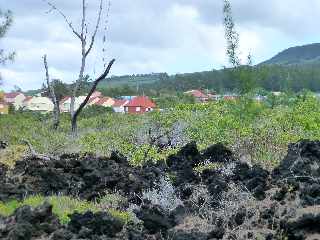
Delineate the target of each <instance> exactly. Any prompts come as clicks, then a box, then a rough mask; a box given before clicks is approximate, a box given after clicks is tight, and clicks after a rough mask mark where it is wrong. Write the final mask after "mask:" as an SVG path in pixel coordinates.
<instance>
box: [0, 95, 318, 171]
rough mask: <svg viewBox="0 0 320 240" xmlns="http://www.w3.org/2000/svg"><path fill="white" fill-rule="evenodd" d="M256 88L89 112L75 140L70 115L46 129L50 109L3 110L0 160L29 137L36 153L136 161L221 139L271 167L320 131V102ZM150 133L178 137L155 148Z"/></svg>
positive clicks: (11, 161)
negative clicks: (129, 110)
mask: <svg viewBox="0 0 320 240" xmlns="http://www.w3.org/2000/svg"><path fill="white" fill-rule="evenodd" d="M259 91H261V90H259ZM254 94H255V92H254V93H252V94H247V95H244V96H242V97H241V98H239V99H238V100H235V101H219V102H210V103H207V104H198V103H185V104H176V105H173V106H172V107H171V108H169V109H166V110H165V111H162V112H152V113H149V114H145V115H127V114H115V113H101V114H97V113H94V114H89V115H90V116H91V117H89V118H87V117H86V118H81V119H80V120H79V128H80V129H81V130H80V132H79V136H78V137H77V138H76V139H72V138H71V137H70V136H69V126H68V120H69V118H70V116H69V114H66V115H64V114H63V115H62V116H61V126H60V129H59V131H56V132H52V131H51V129H50V116H49V115H42V114H39V115H38V114H32V113H20V112H17V113H16V114H14V115H7V116H0V139H4V140H6V141H8V142H9V144H10V147H9V149H8V150H7V151H5V152H2V155H0V161H1V162H4V163H5V162H7V164H8V165H10V166H12V165H13V164H14V162H15V161H16V160H18V159H19V158H21V156H22V154H24V153H25V148H23V146H21V144H22V143H21V139H26V140H29V141H30V142H31V144H32V145H33V146H34V148H35V149H36V150H37V151H38V152H40V153H53V154H61V153H63V152H80V153H86V152H92V153H95V154H101V155H109V154H110V153H111V152H112V151H118V152H120V153H122V154H124V155H125V156H126V157H127V158H128V160H129V161H130V162H131V163H132V164H134V165H141V164H143V163H145V162H147V161H163V160H165V159H166V158H167V156H168V155H170V154H172V153H175V152H176V151H178V150H179V148H180V147H181V146H182V145H184V144H185V143H186V142H188V141H193V140H194V141H196V142H197V144H198V145H199V146H200V148H201V149H204V148H206V147H208V146H210V145H212V144H214V143H218V142H222V143H224V144H226V145H227V146H228V147H230V148H231V149H233V150H234V152H235V153H236V154H239V156H240V155H246V156H250V158H251V159H252V161H253V162H255V163H258V164H262V165H265V166H267V167H273V166H275V165H276V164H277V163H278V162H279V160H280V159H281V158H282V157H283V156H284V154H285V153H286V150H287V145H288V144H289V143H291V142H296V141H298V140H299V139H301V138H309V139H319V138H320V104H319V100H318V99H317V98H316V97H314V95H313V94H312V93H310V92H303V93H301V94H298V95H296V94H292V93H290V94H281V95H280V96H274V95H269V97H268V99H267V100H266V101H264V102H257V101H255V100H252V97H253V96H254ZM183 126H184V127H183ZM150 133H151V134H152V135H154V136H155V137H157V136H158V137H161V136H167V135H166V134H171V137H174V138H175V139H176V140H175V142H176V144H174V145H171V146H168V147H165V148H159V147H158V145H157V144H154V143H152V141H151V139H150V136H149V134H150ZM167 137H168V136H167ZM15 152H17V155H15ZM6 158H7V160H6Z"/></svg>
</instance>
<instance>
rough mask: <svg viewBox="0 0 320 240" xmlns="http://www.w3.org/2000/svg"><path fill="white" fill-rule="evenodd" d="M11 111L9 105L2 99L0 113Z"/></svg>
mask: <svg viewBox="0 0 320 240" xmlns="http://www.w3.org/2000/svg"><path fill="white" fill-rule="evenodd" d="M8 113H9V105H8V104H7V103H5V102H4V101H1V100H0V115H2V114H8Z"/></svg>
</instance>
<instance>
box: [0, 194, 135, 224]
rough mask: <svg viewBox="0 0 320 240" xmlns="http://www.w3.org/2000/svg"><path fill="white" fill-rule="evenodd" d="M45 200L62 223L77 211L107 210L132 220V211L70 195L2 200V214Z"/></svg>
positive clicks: (65, 222) (0, 209) (66, 221)
mask: <svg viewBox="0 0 320 240" xmlns="http://www.w3.org/2000/svg"><path fill="white" fill-rule="evenodd" d="M105 198H106V197H105ZM104 201H106V200H104ZM44 202H48V203H50V204H51V205H52V206H53V208H52V211H53V213H54V214H55V215H56V216H57V217H58V218H59V220H60V222H61V223H62V224H67V223H68V222H69V221H70V218H69V215H70V214H72V213H75V212H78V213H84V212H87V211H92V212H99V211H107V212H109V213H110V214H111V215H112V216H114V217H116V218H118V219H120V220H122V221H123V222H129V221H130V220H131V214H130V213H128V212H121V211H118V210H116V209H112V208H105V205H103V204H101V203H98V202H89V201H86V200H80V199H77V198H73V197H68V196H50V197H43V196H40V195H36V196H30V197H27V198H26V199H24V200H23V201H21V202H18V201H16V200H13V201H10V202H7V203H3V202H0V216H10V215H11V214H13V213H14V211H15V210H16V209H17V208H19V207H22V206H30V207H33V208H35V207H38V206H40V205H42V204H43V203H44ZM99 202H100V201H99Z"/></svg>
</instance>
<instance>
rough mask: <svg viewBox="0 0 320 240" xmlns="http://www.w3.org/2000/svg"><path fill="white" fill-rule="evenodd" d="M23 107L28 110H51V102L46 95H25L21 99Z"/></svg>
mask: <svg viewBox="0 0 320 240" xmlns="http://www.w3.org/2000/svg"><path fill="white" fill-rule="evenodd" d="M23 107H24V108H25V109H27V110H30V111H39V112H51V111H53V103H52V101H51V100H50V99H49V98H47V97H27V98H26V99H25V100H24V101H23Z"/></svg>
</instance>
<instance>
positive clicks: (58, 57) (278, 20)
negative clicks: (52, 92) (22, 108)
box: [0, 0, 320, 89]
mask: <svg viewBox="0 0 320 240" xmlns="http://www.w3.org/2000/svg"><path fill="white" fill-rule="evenodd" d="M2 1H6V0H0V3H2ZM26 2H27V4H26ZM53 2H54V3H55V4H56V5H57V6H58V7H59V8H61V9H63V10H64V11H65V13H66V15H67V16H70V20H71V21H72V22H73V25H74V27H75V28H76V29H79V21H80V16H81V8H80V4H79V3H80V1H78V0H77V1H76V0H69V1H65V0H53ZM231 2H232V5H233V8H234V11H233V12H234V17H235V20H236V24H237V29H238V31H239V33H240V45H241V47H240V51H241V53H242V54H241V56H242V58H243V59H245V58H246V56H247V55H248V53H249V52H251V53H252V55H253V57H254V60H255V62H256V63H257V62H260V61H263V60H265V59H267V58H269V57H271V56H273V55H274V54H276V53H277V52H278V51H280V50H283V49H284V48H286V47H290V46H293V45H296V44H304V43H310V41H311V42H312V41H317V39H318V38H319V37H320V33H318V32H319V31H316V30H315V29H317V22H316V21H315V20H314V19H317V15H318V12H320V2H319V1H318V0H309V1H308V3H305V2H303V1H300V0H283V1H279V0H268V1H267V0H259V1H253V0H232V1H231ZM97 3H98V1H93V0H91V1H88V4H89V5H88V7H89V8H88V18H89V19H90V20H92V22H94V21H95V19H96V7H97ZM222 3H223V1H222V0H221V1H220V0H162V1H150V0H135V1H132V0H112V5H111V12H110V19H109V21H110V25H109V27H108V31H107V37H108V43H107V57H108V59H111V58H112V57H114V58H116V60H117V61H116V64H115V65H114V67H113V69H112V74H132V73H148V72H160V71H161V72H163V71H167V72H169V73H176V72H193V71H202V70H209V69H212V68H220V67H222V66H223V65H226V64H227V58H226V56H225V46H226V43H225V40H224V31H223V26H222ZM3 5H4V6H5V7H7V8H9V9H11V10H12V11H13V12H14V14H15V15H14V16H15V23H14V25H13V26H12V29H11V30H10V32H9V34H8V36H7V38H6V39H3V40H2V41H1V43H0V44H1V47H4V48H5V49H8V50H15V51H16V52H17V54H18V55H17V59H16V61H15V62H14V63H13V64H8V65H7V66H5V67H4V68H3V69H1V72H2V75H3V77H4V80H5V81H4V83H5V89H10V88H12V86H13V85H14V84H17V85H19V86H21V87H22V88H23V89H33V88H37V87H40V86H41V84H42V82H43V74H44V69H43V63H42V56H43V54H45V53H46V54H47V55H48V61H49V65H50V72H51V75H52V77H59V78H62V79H63V80H65V81H68V82H70V81H72V80H73V79H76V77H77V75H78V71H79V65H80V59H79V56H80V48H79V40H78V39H76V38H75V37H74V36H73V34H72V33H71V32H70V31H69V29H68V27H67V26H66V24H65V22H64V20H63V19H62V18H61V17H60V16H59V15H58V14H57V13H50V14H47V13H46V11H47V10H48V9H49V8H48V6H47V5H46V4H44V3H43V1H41V0H28V1H21V0H11V1H6V4H3ZM104 21H105V19H103V21H102V22H103V23H104ZM92 28H93V24H91V25H90V26H89V30H90V31H92ZM103 34H104V33H103V32H102V33H100V34H99V35H98V36H97V39H96V40H97V41H96V48H95V49H94V51H93V52H92V56H91V57H90V58H89V59H88V66H87V73H88V74H90V75H91V76H94V75H98V74H100V72H101V71H102V65H103V63H102V62H101V59H102V51H101V49H102V48H103V44H102V37H103Z"/></svg>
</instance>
